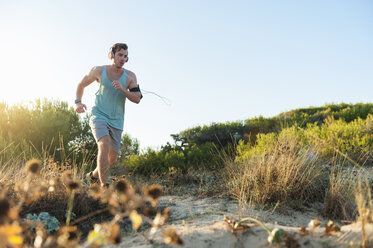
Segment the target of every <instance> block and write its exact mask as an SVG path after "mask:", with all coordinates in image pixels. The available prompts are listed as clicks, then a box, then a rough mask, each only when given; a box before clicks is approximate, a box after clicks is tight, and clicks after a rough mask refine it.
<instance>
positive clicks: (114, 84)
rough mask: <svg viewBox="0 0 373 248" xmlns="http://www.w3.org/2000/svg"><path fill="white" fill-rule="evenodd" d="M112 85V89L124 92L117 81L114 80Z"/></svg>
mask: <svg viewBox="0 0 373 248" xmlns="http://www.w3.org/2000/svg"><path fill="white" fill-rule="evenodd" d="M112 85H113V87H114V89H116V90H119V91H121V92H123V91H124V88H123V86H122V84H121V83H120V82H119V81H118V80H114V81H113V83H112Z"/></svg>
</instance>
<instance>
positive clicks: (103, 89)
mask: <svg viewBox="0 0 373 248" xmlns="http://www.w3.org/2000/svg"><path fill="white" fill-rule="evenodd" d="M118 81H119V82H120V83H121V84H122V86H123V88H124V89H126V88H127V70H126V69H124V71H123V73H122V75H121V76H120V78H119V79H118ZM112 82H113V81H111V80H110V79H109V77H108V75H107V72H106V66H103V67H102V72H101V83H100V88H99V90H98V91H97V92H96V100H95V106H93V107H92V117H91V120H92V121H106V122H107V123H108V124H109V125H110V126H112V127H114V128H116V129H120V130H123V123H124V105H125V103H126V97H125V96H124V94H123V93H122V92H120V91H119V90H116V89H114V87H113V85H112Z"/></svg>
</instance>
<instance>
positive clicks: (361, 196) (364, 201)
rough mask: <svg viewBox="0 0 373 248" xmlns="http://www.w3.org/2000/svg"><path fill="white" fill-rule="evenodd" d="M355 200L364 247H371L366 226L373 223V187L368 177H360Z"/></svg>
mask: <svg viewBox="0 0 373 248" xmlns="http://www.w3.org/2000/svg"><path fill="white" fill-rule="evenodd" d="M355 198H356V204H357V211H358V213H359V214H358V221H359V222H361V228H362V230H361V233H362V237H361V239H362V244H361V245H362V247H369V243H368V237H367V235H366V232H365V226H366V224H368V223H372V222H373V201H372V192H371V186H370V185H369V180H368V178H367V177H366V176H364V175H363V176H360V177H359V179H358V185H357V186H356V188H355Z"/></svg>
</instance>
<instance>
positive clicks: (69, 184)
mask: <svg viewBox="0 0 373 248" xmlns="http://www.w3.org/2000/svg"><path fill="white" fill-rule="evenodd" d="M67 188H68V189H69V190H75V189H78V188H79V182H78V181H76V180H70V181H68V182H67Z"/></svg>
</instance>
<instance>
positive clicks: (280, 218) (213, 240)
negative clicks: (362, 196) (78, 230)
mask: <svg viewBox="0 0 373 248" xmlns="http://www.w3.org/2000/svg"><path fill="white" fill-rule="evenodd" d="M159 206H160V207H161V208H163V207H170V208H171V216H170V219H169V221H168V223H167V225H166V226H165V227H163V229H161V230H157V231H156V233H155V235H154V236H150V229H146V230H145V231H142V232H138V233H135V234H125V235H124V237H123V238H122V242H121V244H120V245H117V246H115V247H137V248H150V247H170V246H169V245H165V244H163V243H162V242H163V239H162V233H163V232H164V231H165V229H166V228H167V227H170V226H171V227H173V228H174V229H175V230H176V231H177V233H178V234H179V236H180V238H181V239H182V240H183V243H184V244H183V246H182V247H191V248H192V247H193V248H196V247H216V248H219V247H232V248H236V247H237V248H238V247H268V246H269V243H268V241H267V237H268V233H267V232H266V231H265V230H264V229H263V228H262V227H261V226H258V225H254V224H250V226H251V227H250V228H248V229H247V230H246V231H239V232H236V233H232V231H231V228H230V227H229V225H228V224H227V223H226V222H225V221H224V216H228V217H232V218H236V219H237V218H238V217H239V216H238V213H239V212H240V211H239V208H238V205H237V203H235V201H232V200H228V199H216V198H203V199H200V198H196V197H180V196H165V197H162V198H161V200H160V202H159ZM316 209H317V207H316V208H310V209H305V210H303V211H302V212H297V211H290V210H289V211H284V212H285V213H284V214H279V213H277V212H278V211H276V212H275V213H273V211H268V210H267V211H264V210H260V209H259V210H258V209H257V208H256V209H247V210H245V211H241V213H242V216H244V217H246V216H251V217H255V218H257V219H259V220H261V221H263V222H264V223H265V224H266V225H267V226H268V227H269V228H270V229H273V228H275V227H281V228H283V229H284V230H286V232H287V233H289V235H293V234H295V236H294V240H295V243H294V246H291V247H359V246H360V244H361V240H362V239H361V236H362V235H361V225H360V224H359V223H355V224H350V225H344V226H341V231H340V232H338V233H334V234H333V235H330V236H326V235H325V227H324V225H325V223H327V222H328V220H326V219H323V218H321V217H320V216H319V214H318V211H317V210H316ZM312 219H318V220H320V222H321V224H322V225H320V227H317V228H316V229H315V230H313V231H311V232H310V234H308V235H304V236H302V235H301V234H300V232H299V229H300V226H306V227H307V225H308V223H309V222H310V220H312ZM307 230H309V228H307ZM366 232H367V237H370V244H373V224H369V225H367V226H366ZM150 240H153V242H151V241H150ZM295 244H298V245H299V246H296V245H295ZM281 247H286V245H285V244H284V243H282V245H281Z"/></svg>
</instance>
